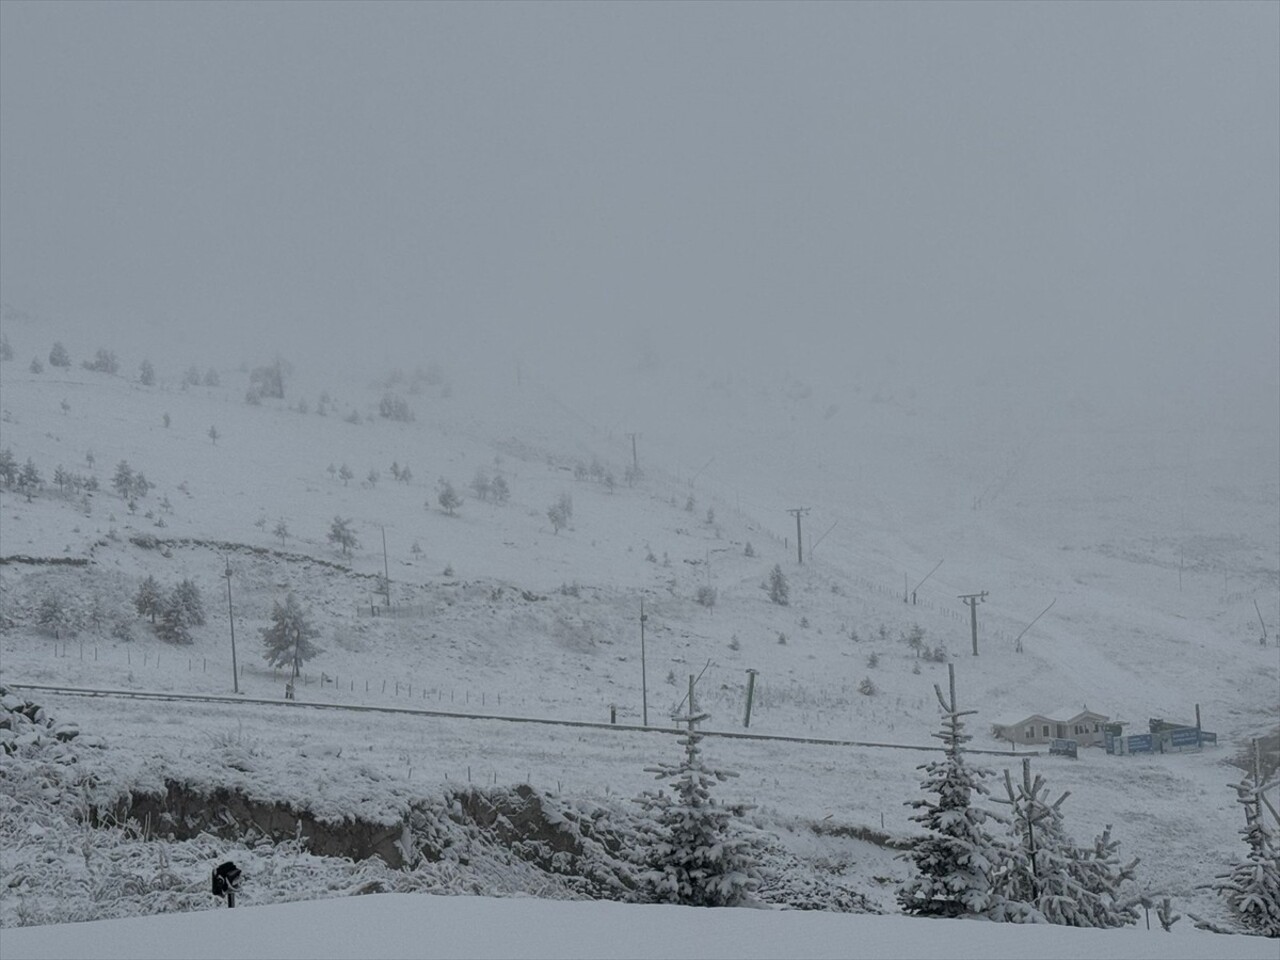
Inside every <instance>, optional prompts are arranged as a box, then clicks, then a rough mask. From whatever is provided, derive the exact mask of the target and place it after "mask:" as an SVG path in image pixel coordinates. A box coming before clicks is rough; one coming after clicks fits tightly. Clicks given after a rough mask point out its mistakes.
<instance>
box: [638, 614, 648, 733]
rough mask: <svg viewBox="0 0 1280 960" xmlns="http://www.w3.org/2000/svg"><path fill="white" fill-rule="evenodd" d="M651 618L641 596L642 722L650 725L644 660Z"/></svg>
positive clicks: (646, 673)
mask: <svg viewBox="0 0 1280 960" xmlns="http://www.w3.org/2000/svg"><path fill="white" fill-rule="evenodd" d="M648 619H649V618H648V617H646V616H645V613H644V597H641V598H640V722H641V723H642V724H644V726H646V727H647V726H648V725H649V679H648V672H647V671H646V669H645V662H644V623H645V621H646V620H648Z"/></svg>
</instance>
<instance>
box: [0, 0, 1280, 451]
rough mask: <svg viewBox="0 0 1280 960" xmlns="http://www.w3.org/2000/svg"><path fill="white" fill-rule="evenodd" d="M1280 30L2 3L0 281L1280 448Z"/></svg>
mask: <svg viewBox="0 0 1280 960" xmlns="http://www.w3.org/2000/svg"><path fill="white" fill-rule="evenodd" d="M1278 36H1280V7H1278V6H1277V5H1276V4H1274V3H1233V4H1216V3H1210V4H1049V3H1036V4H1017V5H1015V4H961V3H946V4H928V3H903V4H884V5H880V4H871V3H858V4H792V3H787V4H763V3H761V4H716V3H697V4H657V3H654V4H622V3H609V4H534V3H529V4H498V3H494V4H457V5H453V4H434V3H433V4H386V5H381V4H374V3H358V4H340V3H323V4H302V3H288V4H284V3H282V4H241V3H205V4H159V3H149V2H148V3H136V4H130V3H97V2H94V3H23V2H17V0H6V2H5V3H3V4H2V5H0V134H2V135H0V294H2V295H3V298H4V300H5V301H6V302H7V303H9V304H12V305H13V306H14V307H16V308H18V309H22V310H26V311H29V312H31V313H34V314H36V315H39V316H48V317H51V318H56V319H58V320H59V321H62V322H66V323H74V324H78V325H80V326H81V327H83V328H84V329H85V330H94V331H100V335H99V336H98V337H97V339H95V340H94V341H93V342H92V343H90V342H86V343H85V344H84V347H83V349H86V350H87V349H89V348H90V347H91V346H95V345H97V344H98V342H99V341H101V342H102V343H109V338H110V336H112V335H113V333H114V332H116V331H135V332H137V331H141V332H145V334H146V336H147V337H150V338H154V339H155V340H156V341H157V342H158V343H160V342H163V343H168V344H196V343H198V344H203V345H206V346H204V347H203V349H208V350H211V351H215V350H216V351H219V356H220V357H222V358H224V359H227V360H240V359H249V360H251V361H252V360H255V359H257V358H260V357H264V356H267V355H269V353H270V352H271V351H274V350H280V351H281V352H282V353H284V354H285V355H286V356H288V357H290V358H292V359H294V361H295V362H296V363H303V362H316V361H317V360H318V359H324V358H326V357H327V358H328V359H330V360H332V361H333V362H339V361H342V360H344V359H348V358H353V357H358V358H360V359H361V360H363V361H365V363H366V365H367V366H368V367H369V368H370V369H376V368H378V367H379V366H386V365H388V364H392V363H397V364H400V365H412V364H413V363H414V362H415V359H419V358H420V359H422V360H430V359H432V358H433V357H439V356H446V355H450V354H458V355H466V356H467V357H469V358H470V361H471V362H472V363H473V364H480V365H483V364H486V363H487V364H491V365H492V368H493V375H494V376H495V377H502V378H509V377H510V376H511V370H512V367H513V364H514V362H515V361H516V360H517V359H520V360H522V361H523V362H524V363H525V364H527V366H528V367H529V368H531V369H537V370H538V371H540V373H541V374H542V375H543V376H544V378H545V379H548V380H554V379H556V378H557V377H558V378H561V379H563V380H567V381H572V382H573V383H574V384H576V385H578V386H579V387H585V388H592V387H595V386H597V385H598V386H599V387H600V388H604V387H606V386H608V385H610V384H611V383H613V382H614V381H613V375H614V373H615V372H616V371H617V370H618V369H620V368H622V367H626V366H628V365H632V366H634V365H636V364H639V363H641V362H643V361H645V360H646V359H648V360H649V361H654V360H657V361H659V362H662V361H666V360H668V359H671V360H682V361H688V360H690V359H692V360H694V361H696V362H697V363H703V364H705V365H706V366H707V368H708V369H711V368H718V369H728V370H737V371H738V372H740V373H742V374H743V375H744V376H766V375H773V374H775V373H778V372H780V371H781V372H785V373H787V374H789V375H799V376H807V377H811V378H816V379H823V378H825V379H826V380H827V381H828V382H832V383H835V382H839V381H840V380H841V379H842V378H847V379H848V380H853V379H855V378H857V377H859V376H866V375H867V374H868V372H869V371H878V372H880V373H883V372H884V371H885V370H889V371H891V374H892V376H893V377H895V378H898V379H900V380H902V381H903V382H910V383H917V384H919V385H920V386H921V387H922V388H928V389H932V390H934V391H936V392H937V393H938V394H939V395H941V396H945V394H946V393H947V391H949V390H960V389H962V387H963V389H969V388H970V387H971V386H972V385H973V384H980V385H982V386H981V387H980V388H978V393H980V394H981V393H982V391H983V390H985V391H986V394H984V395H985V396H986V397H987V399H988V400H991V401H993V402H996V403H999V404H1003V405H1005V406H1006V407H1009V408H1012V409H1015V410H1017V409H1021V408H1024V407H1027V404H1026V403H1025V398H1026V397H1027V396H1028V395H1030V394H1033V393H1034V394H1036V395H1038V396H1039V398H1040V399H1039V400H1038V401H1037V402H1036V403H1034V404H1031V405H1030V407H1029V409H1031V410H1032V411H1033V413H1034V416H1037V417H1042V416H1046V415H1047V411H1052V410H1053V409H1054V408H1055V406H1057V405H1059V403H1065V402H1066V400H1067V399H1069V398H1071V397H1078V396H1082V395H1083V396H1089V397H1093V398H1095V399H1098V400H1099V401H1100V402H1102V403H1104V404H1111V405H1114V408H1115V409H1116V410H1118V411H1126V410H1130V409H1133V410H1138V409H1141V410H1144V411H1146V412H1147V413H1149V412H1151V411H1156V412H1160V411H1165V412H1167V413H1168V414H1169V416H1170V417H1171V418H1189V419H1190V420H1192V421H1195V422H1198V423H1201V424H1204V425H1206V426H1207V427H1209V428H1211V427H1212V425H1213V424H1214V423H1215V422H1219V421H1220V422H1233V423H1241V422H1251V423H1255V424H1257V425H1258V426H1259V427H1261V428H1262V429H1263V431H1264V432H1266V431H1268V430H1271V431H1274V430H1275V429H1276V424H1277V418H1278V416H1280V414H1277V409H1278V405H1280V386H1278V383H1280V374H1278V368H1280V360H1278V356H1280V321H1278V319H1277V318H1278V316H1280V281H1278V279H1277V276H1278V264H1280V187H1278V179H1280V177H1278V174H1277V171H1278V170H1280V120H1278V117H1280V53H1278V47H1280V40H1278ZM86 336H89V334H86ZM975 402H976V401H975ZM1267 442H1274V441H1271V440H1268V441H1267Z"/></svg>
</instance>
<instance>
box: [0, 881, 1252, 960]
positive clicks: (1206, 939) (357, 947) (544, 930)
mask: <svg viewBox="0 0 1280 960" xmlns="http://www.w3.org/2000/svg"><path fill="white" fill-rule="evenodd" d="M5 956H7V957H12V958H14V960H18V958H22V960H26V958H31V960H35V958H46V957H47V958H54V957H73V956H79V957H84V956H95V957H102V958H104V960H107V958H120V960H146V958H152V957H154V958H157V960H158V958H172V960H186V958H197V957H273V958H274V957H280V958H284V957H299V958H301V957H315V958H328V957H352V956H367V957H418V958H423V960H432V958H437V957H439V958H453V957H458V958H462V957H530V958H534V957H564V958H577V957H583V958H588V957H590V958H601V960H605V958H614V957H617V958H628V957H673V958H675V957H690V958H694V957H696V958H707V957H738V958H744V960H745V958H750V957H849V956H868V957H884V958H899V957H901V958H908V957H910V958H921V960H925V958H935V957H936V958H940V960H962V958H969V957H973V958H984V960H1005V958H1008V960H1035V958H1041V957H1045V958H1047V957H1052V958H1056V960H1067V958H1076V957H1079V958H1089V960H1102V958H1117V960H1120V958H1124V960H1138V958H1152V960H1182V958H1186V960H1200V958H1203V957H1208V956H1213V957H1221V958H1224V960H1225V958H1228V957H1230V958H1235V957H1239V958H1252V957H1259V958H1271V957H1274V956H1275V944H1274V943H1273V942H1271V941H1268V940H1264V939H1261V938H1257V937H1220V936H1217V937H1215V936H1214V935H1213V934H1206V933H1199V932H1197V931H1191V932H1190V933H1188V934H1186V935H1181V936H1165V935H1163V934H1159V933H1152V932H1149V931H1146V930H1109V931H1101V930H1074V929H1063V928H1061V927H1028V926H1009V925H1000V926H996V925H994V924H989V923H982V922H976V921H975V922H968V921H961V922H951V923H949V922H945V921H909V920H905V919H904V918H902V917H875V916H853V915H848V914H821V913H797V912H782V913H778V912H765V911H757V910H724V909H720V910H708V909H697V908H694V907H674V906H650V905H622V904H616V903H581V902H569V903H566V902H552V901H545V900H532V899H501V900H497V899H491V898H488V897H424V896H413V895H409V894H388V895H383V896H372V897H352V898H348V899H345V900H341V901H333V900H328V901H322V902H311V903H290V904H282V905H279V906H274V907H253V908H249V909H238V908H237V909H236V910H235V911H234V912H222V911H217V912H215V911H207V912H205V913H201V914H195V915H187V916H182V917H176V916H160V917H147V918H132V919H127V920H103V921H98V922H93V923H77V924H68V925H63V926H55V927H27V928H23V929H19V930H9V931H6V932H5Z"/></svg>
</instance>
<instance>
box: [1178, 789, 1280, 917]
mask: <svg viewBox="0 0 1280 960" xmlns="http://www.w3.org/2000/svg"><path fill="white" fill-rule="evenodd" d="M1232 786H1233V787H1234V788H1235V791H1236V800H1237V801H1238V802H1239V803H1240V804H1241V805H1242V806H1243V807H1244V820H1245V825H1244V826H1243V827H1241V828H1240V835H1241V836H1242V837H1244V841H1245V843H1246V844H1248V846H1249V853H1248V855H1247V856H1245V857H1244V859H1237V860H1236V861H1235V862H1234V863H1233V864H1232V865H1231V869H1230V871H1228V872H1227V873H1223V874H1219V875H1218V876H1217V878H1216V879H1215V881H1214V882H1213V883H1212V884H1209V886H1210V887H1211V888H1212V889H1214V890H1216V891H1217V893H1218V895H1219V896H1221V897H1222V898H1223V899H1224V900H1226V902H1227V907H1228V909H1230V911H1231V915H1232V917H1233V918H1234V919H1235V921H1236V923H1237V924H1239V926H1240V928H1241V929H1242V930H1243V931H1244V932H1246V933H1251V934H1254V935H1256V936H1261V937H1280V845H1277V842H1276V838H1275V836H1274V834H1273V831H1272V830H1271V829H1270V828H1269V827H1268V826H1267V824H1266V821H1265V820H1263V816H1262V792H1261V790H1260V789H1259V788H1260V786H1261V785H1260V784H1259V783H1258V778H1257V776H1256V773H1255V772H1252V771H1251V772H1249V773H1247V774H1246V775H1245V776H1244V777H1243V778H1242V779H1241V781H1240V782H1239V783H1234V784H1232ZM1192 919H1194V920H1196V926H1199V927H1209V928H1212V925H1211V924H1208V923H1206V922H1205V921H1203V920H1200V919H1199V918H1197V917H1193V918H1192Z"/></svg>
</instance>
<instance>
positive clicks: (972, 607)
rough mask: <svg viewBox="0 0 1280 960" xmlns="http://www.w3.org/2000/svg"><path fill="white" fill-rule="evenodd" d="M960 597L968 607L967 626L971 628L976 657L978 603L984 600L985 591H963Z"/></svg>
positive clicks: (985, 596) (985, 597)
mask: <svg viewBox="0 0 1280 960" xmlns="http://www.w3.org/2000/svg"><path fill="white" fill-rule="evenodd" d="M960 599H961V600H963V601H964V602H965V606H967V607H968V608H969V626H970V628H971V629H972V630H973V655H974V656H975V657H976V656H977V655H978V604H980V603H985V602H986V599H987V591H985V590H983V591H982V592H981V593H963V594H961V595H960Z"/></svg>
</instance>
